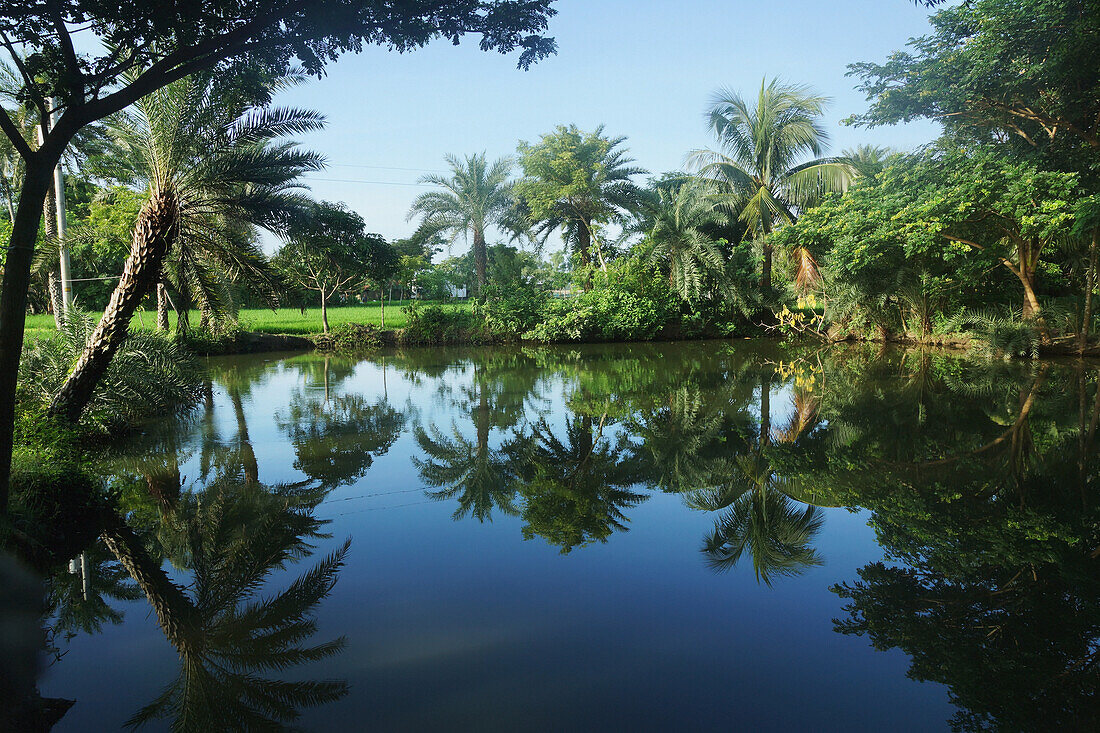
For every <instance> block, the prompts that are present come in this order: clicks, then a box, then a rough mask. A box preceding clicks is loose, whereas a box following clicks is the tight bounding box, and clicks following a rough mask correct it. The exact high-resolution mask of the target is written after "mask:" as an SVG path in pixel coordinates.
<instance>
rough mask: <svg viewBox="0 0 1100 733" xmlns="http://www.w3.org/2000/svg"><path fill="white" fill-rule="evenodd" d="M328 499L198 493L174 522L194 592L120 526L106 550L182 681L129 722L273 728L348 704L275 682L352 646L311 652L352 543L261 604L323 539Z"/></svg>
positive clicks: (247, 491) (239, 487)
mask: <svg viewBox="0 0 1100 733" xmlns="http://www.w3.org/2000/svg"><path fill="white" fill-rule="evenodd" d="M322 496H323V492H321V491H319V490H317V489H303V488H302V487H300V486H290V487H288V486H283V487H273V488H270V489H269V488H266V487H263V486H261V485H258V484H255V483H250V482H248V481H246V480H242V479H241V478H240V477H238V478H237V479H236V480H229V479H223V480H220V481H219V482H218V483H216V484H213V485H210V486H208V487H207V488H206V489H205V491H203V492H202V494H201V495H198V496H196V495H194V494H188V495H186V496H185V497H183V498H182V499H181V501H180V503H179V505H178V506H177V509H176V511H175V513H174V515H173V516H172V517H171V518H170V519H169V520H168V521H171V522H172V525H173V529H174V530H175V534H176V536H177V538H178V544H179V546H178V547H177V548H174V549H173V551H172V554H173V555H176V556H177V557H178V558H180V560H179V562H181V563H182V564H185V565H186V566H187V567H189V568H190V569H191V571H192V572H193V580H192V583H191V587H192V591H191V593H190V594H188V593H186V592H185V591H184V589H183V588H181V587H180V586H178V585H176V584H175V583H173V582H172V581H171V580H170V579H169V578H168V576H167V574H166V573H165V572H164V571H163V570H162V569H161V567H160V565H159V563H156V562H154V561H153V559H152V558H151V557H150V556H149V554H148V553H147V552H146V550H145V548H144V546H143V545H142V543H141V541H140V539H139V538H138V537H137V535H136V534H134V532H133V530H131V529H130V528H129V527H128V526H126V524H125V523H124V522H123V521H122V520H121V518H118V519H117V520H116V521H115V522H114V524H113V525H112V526H111V527H109V528H108V529H107V530H106V531H105V532H104V533H103V540H104V542H105V543H106V544H107V546H108V548H109V549H110V550H111V551H112V552H113V553H114V554H115V556H116V557H117V558H118V560H119V562H120V563H121V564H122V566H123V567H124V568H126V570H127V571H128V572H129V574H130V576H131V577H132V578H133V579H134V580H135V581H136V582H137V584H138V586H139V587H140V588H141V590H142V591H143V592H144V593H145V596H146V598H147V599H148V600H149V602H150V604H151V605H152V607H153V610H154V612H155V613H156V616H157V620H158V622H159V623H160V627H161V629H162V630H163V631H164V634H165V636H166V637H167V639H168V641H169V642H170V643H171V644H172V646H174V647H175V648H176V650H177V652H178V653H179V655H180V658H181V671H180V675H179V677H178V678H177V679H176V680H175V681H174V682H173V683H172V684H171V685H169V687H168V688H167V689H166V690H165V691H164V692H163V693H162V694H161V695H160V696H159V697H157V699H156V700H154V701H153V702H152V703H150V704H149V705H147V706H145V707H144V708H142V709H141V710H140V711H138V713H137V714H135V715H134V716H133V717H132V718H131V719H130V721H129V723H130V724H131V725H140V724H142V723H145V722H148V721H150V720H152V719H154V718H157V717H165V716H171V717H172V718H173V719H174V725H173V728H174V729H176V730H228V729H241V728H273V727H277V725H278V723H280V722H284V721H290V720H294V719H295V718H297V716H298V709H299V708H302V707H306V706H312V705H317V704H321V703H324V702H328V701H332V700H335V699H338V698H339V697H341V696H342V695H344V694H345V693H346V690H347V687H346V684H345V683H343V682H340V681H297V682H287V681H281V680H272V679H269V678H267V677H266V676H264V675H263V673H264V672H267V671H270V670H281V669H286V668H288V667H291V666H294V665H297V664H301V663H303V662H309V661H316V660H320V659H324V658H326V657H329V656H331V655H333V654H335V653H336V652H338V651H339V650H340V649H341V648H342V647H343V640H342V639H337V640H334V641H331V642H326V643H322V644H317V645H314V646H303V643H304V642H305V641H306V640H307V639H308V638H309V637H310V636H312V635H313V634H314V633H315V632H316V623H315V621H314V620H313V619H312V618H311V617H310V614H311V613H312V611H313V610H314V609H315V608H316V606H317V605H318V604H319V603H320V602H321V601H322V600H323V599H324V598H325V597H326V596H327V595H328V594H329V592H330V591H331V590H332V587H333V584H334V583H335V580H336V574H337V572H338V570H339V568H340V567H341V566H342V564H343V560H344V557H345V556H346V553H347V549H348V545H347V543H345V544H344V545H343V546H342V547H341V548H339V549H338V550H337V551H336V552H334V553H333V554H331V555H329V556H328V557H326V558H324V559H323V560H322V561H321V562H320V563H318V564H317V565H316V566H315V567H314V568H313V569H312V570H310V571H308V572H307V573H305V574H304V575H302V576H300V577H299V578H297V579H296V580H294V581H293V582H292V583H291V584H290V585H289V586H288V587H287V588H286V589H285V590H283V591H282V592H281V593H277V594H275V595H273V596H271V597H268V598H264V599H258V600H257V599H255V598H254V595H255V594H256V592H257V591H258V590H259V588H260V587H262V586H263V584H264V583H265V581H266V580H267V578H268V576H269V575H270V574H271V573H272V572H273V571H276V570H279V569H282V568H284V567H285V566H286V565H287V563H289V562H290V561H292V560H295V559H298V558H301V557H304V556H305V555H307V554H308V552H309V550H310V549H311V546H310V544H309V543H308V541H309V540H310V539H312V538H316V537H321V536H324V535H321V534H320V533H319V529H320V526H321V522H320V521H319V520H317V519H314V517H313V515H312V510H313V507H314V506H315V505H316V504H317V502H319V501H320V499H321V498H322Z"/></svg>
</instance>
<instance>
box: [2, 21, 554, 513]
mask: <svg viewBox="0 0 1100 733" xmlns="http://www.w3.org/2000/svg"><path fill="white" fill-rule="evenodd" d="M551 1H552V0H530V1H528V2H523V3H515V2H505V1H503V0H487V1H486V2H477V3H473V2H467V1H465V0H436V1H433V2H423V3H417V4H415V5H410V4H408V3H399V4H386V5H378V4H377V3H360V2H343V1H342V0H322V1H320V2H311V3H302V2H298V1H296V0H278V1H277V2H270V1H268V0H262V1H261V0H245V1H244V2H236V1H235V2H225V0H196V1H195V2H193V3H190V4H189V5H188V6H187V7H186V9H185V11H184V10H181V8H179V7H177V6H174V5H173V6H165V5H162V4H155V3H154V4H150V3H137V4H134V3H131V4H126V5H107V4H103V3H100V2H97V1H93V0H73V1H72V2H67V3H65V4H63V5H58V4H56V3H54V2H50V1H48V0H36V1H35V2H25V1H24V0H3V2H0V39H2V45H3V47H4V48H5V49H6V50H7V51H8V52H9V53H10V54H11V55H12V56H13V62H14V63H15V65H16V67H17V68H18V71H19V74H20V77H21V80H22V83H23V86H22V88H21V89H20V92H19V94H20V96H21V97H23V98H24V99H26V100H28V103H29V104H31V105H32V106H33V108H34V109H35V110H36V111H37V113H38V116H39V120H40V121H42V120H47V119H48V118H49V117H50V115H51V112H52V111H53V110H52V109H51V105H50V104H49V102H48V100H50V99H56V100H58V104H57V111H59V112H60V113H61V114H60V117H59V118H58V120H57V122H56V124H54V125H52V126H51V127H50V131H49V134H48V135H47V136H46V137H45V140H44V141H43V143H42V144H41V145H40V146H39V147H38V148H37V149H34V148H32V145H31V144H30V143H28V141H27V140H25V139H24V138H23V136H22V133H21V132H20V130H19V128H18V127H17V126H16V124H15V123H14V122H13V121H12V119H11V117H10V116H9V115H8V113H7V110H2V111H0V130H2V131H3V132H4V135H5V136H6V137H7V139H8V141H9V142H10V143H11V144H12V146H13V147H14V148H15V150H16V152H17V153H18V154H19V156H20V158H22V160H23V163H24V170H23V176H22V182H21V185H20V194H19V204H18V209H17V211H16V215H15V220H14V221H13V223H12V231H11V235H10V237H9V247H8V250H7V254H6V256H5V260H4V276H3V285H2V289H0V509H3V510H5V511H6V505H7V491H8V475H9V473H10V466H11V452H12V439H13V435H14V432H13V431H14V410H15V383H16V374H17V372H18V365H19V355H20V352H21V350H22V347H23V328H24V312H25V310H26V302H27V286H28V283H29V279H30V268H31V263H32V261H33V258H34V246H35V239H36V237H37V234H38V225H39V221H40V220H41V216H42V205H43V202H44V201H45V198H46V194H47V191H48V190H49V187H50V183H51V181H52V172H53V169H54V167H55V166H56V165H57V163H58V161H59V160H60V159H61V156H62V154H63V153H64V151H65V148H66V147H67V146H68V144H69V142H70V141H71V140H72V138H73V136H74V135H76V134H77V132H79V131H80V130H81V129H82V128H84V127H86V126H88V125H89V124H92V123H93V122H95V121H97V120H101V119H103V118H105V117H107V116H109V115H111V114H114V113H115V112H118V111H120V110H122V109H124V108H126V107H127V106H129V105H131V104H133V103H134V102H136V101H137V100H138V99H140V98H141V97H142V96H144V95H146V94H149V93H150V92H153V91H155V90H157V89H160V88H162V87H164V86H167V85H168V84H171V83H173V82H175V81H178V80H180V79H183V78H184V77H186V76H188V75H189V74H193V73H196V72H199V71H202V70H205V69H213V68H219V69H220V70H221V71H222V72H224V73H227V74H232V73H233V72H234V71H235V70H236V69H237V68H240V67H241V65H243V64H246V63H247V64H248V65H257V64H258V65H260V66H261V67H263V68H265V69H268V70H269V71H271V72H273V73H276V74H278V73H282V72H285V71H286V69H287V68H288V66H289V63H290V61H291V59H292V58H298V59H300V60H301V61H302V63H303V64H304V66H305V68H306V69H307V70H308V71H309V72H310V73H313V74H318V75H319V74H321V73H322V71H323V69H324V67H325V64H326V63H327V62H329V61H331V60H332V59H334V58H336V57H337V56H338V55H339V54H340V53H343V52H346V51H358V50H360V49H361V48H362V47H363V44H364V43H367V44H378V45H385V46H388V47H389V48H392V49H394V50H398V51H408V50H412V49H415V48H419V47H421V46H423V45H425V44H427V43H428V42H429V41H431V40H433V39H435V38H446V39H447V40H449V41H451V42H458V41H459V40H460V39H461V38H462V37H463V36H464V35H466V34H469V33H473V34H477V35H479V36H481V48H482V49H484V50H495V51H499V52H501V53H505V52H510V51H513V50H515V49H517V48H518V49H522V51H521V53H520V57H519V65H520V67H521V68H528V67H529V66H530V65H531V64H532V63H534V62H536V61H538V60H540V59H542V58H544V57H546V56H547V55H549V54H551V53H553V52H554V50H555V44H554V41H553V39H551V38H547V37H545V36H543V35H540V33H541V32H542V31H544V30H545V29H546V27H547V24H548V22H549V18H550V17H551V16H553V15H554V13H555V11H554V9H553V8H551V7H550V5H551ZM77 30H82V31H85V32H87V31H90V32H91V33H92V34H93V36H94V40H91V41H90V42H85V43H83V44H82V46H81V47H82V48H96V49H101V50H99V51H98V54H99V55H95V53H94V52H93V53H87V54H78V53H77V51H76V49H75V46H74V44H73V34H74V33H75V32H76V31H77ZM84 40H85V41H88V39H84ZM17 48H22V49H25V50H27V51H29V53H28V54H27V56H26V59H25V61H24V59H22V58H20V57H19V55H18V54H17V52H16V49H17ZM135 69H141V71H140V72H139V73H136V74H133V75H131V76H129V77H127V76H126V75H127V74H130V73H131V72H132V71H133V70H135Z"/></svg>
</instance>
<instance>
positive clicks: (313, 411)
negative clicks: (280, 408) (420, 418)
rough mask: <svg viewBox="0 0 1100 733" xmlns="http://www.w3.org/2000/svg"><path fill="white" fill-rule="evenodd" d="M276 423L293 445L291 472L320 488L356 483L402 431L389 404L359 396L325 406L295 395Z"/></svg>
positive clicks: (341, 397)
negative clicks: (292, 466) (309, 479)
mask: <svg viewBox="0 0 1100 733" xmlns="http://www.w3.org/2000/svg"><path fill="white" fill-rule="evenodd" d="M276 421H277V423H278V425H279V427H280V428H281V429H282V430H284V431H286V434H287V437H288V438H289V439H290V441H291V442H292V443H293V444H294V451H295V455H296V456H297V458H296V460H295V462H294V467H295V468H297V469H298V470H299V471H301V472H302V473H304V474H306V475H307V476H309V477H310V478H312V479H315V480H317V481H320V482H321V484H322V486H324V487H326V488H334V487H337V486H341V485H344V484H350V483H352V482H353V481H355V480H356V479H358V478H361V477H362V476H363V475H364V474H366V472H367V469H369V468H370V466H371V464H372V463H373V462H374V458H375V457H376V456H380V455H383V454H384V453H385V452H386V451H388V450H389V449H390V446H392V445H393V444H394V442H395V441H396V440H397V438H398V437H399V436H400V435H401V431H402V430H403V429H404V427H405V416H404V415H403V414H402V413H400V412H398V411H397V410H395V409H394V408H393V407H391V406H390V405H389V403H387V402H385V401H384V400H382V399H378V400H375V401H374V402H368V401H367V399H366V398H365V397H363V395H359V394H345V395H339V396H335V397H331V398H329V399H327V400H321V399H317V398H310V397H304V396H303V395H301V394H296V395H295V396H294V398H293V399H292V400H291V402H290V405H289V407H288V408H287V410H286V413H285V414H284V415H276Z"/></svg>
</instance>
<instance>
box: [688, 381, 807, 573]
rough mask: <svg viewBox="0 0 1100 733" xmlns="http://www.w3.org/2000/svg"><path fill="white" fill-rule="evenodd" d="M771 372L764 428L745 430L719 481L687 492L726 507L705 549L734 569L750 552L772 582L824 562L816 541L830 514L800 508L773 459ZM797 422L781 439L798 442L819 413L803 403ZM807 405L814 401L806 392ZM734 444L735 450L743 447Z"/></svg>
mask: <svg viewBox="0 0 1100 733" xmlns="http://www.w3.org/2000/svg"><path fill="white" fill-rule="evenodd" d="M771 377H772V375H771V372H770V369H769V368H768V367H765V368H764V370H763V371H762V372H761V374H760V382H759V383H760V401H759V405H760V411H759V418H758V429H757V430H755V431H752V432H751V433H748V434H743V436H742V438H741V440H738V441H737V445H744V446H745V449H744V450H743V452H739V453H736V454H734V455H732V456H730V457H728V458H727V460H726V461H725V462H724V464H723V465H724V466H725V468H726V470H727V473H726V475H725V476H722V477H721V478H720V480H719V482H717V483H715V484H713V485H711V486H710V487H708V488H704V489H698V490H696V491H693V492H691V493H689V494H688V495H687V503H688V505H689V506H691V507H693V508H696V509H701V510H703V511H722V510H726V511H725V513H724V514H723V515H721V516H720V517H719V518H718V519H716V520H715V523H714V529H713V530H712V531H711V532H710V533H709V534H708V535H707V536H706V537H705V538H704V540H703V554H704V556H705V557H706V558H707V563H708V564H709V565H710V566H711V567H712V568H714V569H716V570H730V569H732V568H733V567H734V566H735V565H737V563H738V562H739V561H740V560H741V558H742V557H743V556H744V555H745V553H746V552H748V553H749V554H750V555H751V557H752V565H753V571H754V572H755V574H756V579H757V580H758V581H761V582H763V583H765V584H767V585H771V582H772V578H773V577H775V576H787V575H798V574H800V573H802V572H804V571H805V570H806V569H807V568H809V567H812V566H814V565H820V564H821V563H822V560H821V557H820V556H819V555H818V554H817V551H816V550H814V548H813V547H812V545H811V542H812V541H813V539H814V537H815V536H816V535H817V534H818V533H819V532H820V531H821V528H822V526H823V524H824V517H823V516H822V515H821V512H820V510H819V509H818V508H817V507H816V506H813V505H806V506H805V507H803V508H799V507H798V506H796V505H795V503H794V502H793V501H792V500H791V499H790V498H789V497H788V495H787V494H788V491H789V488H788V481H787V480H786V478H785V477H783V476H781V475H780V474H779V473H778V472H777V471H776V469H775V466H774V465H773V463H772V450H773V440H774V437H773V435H772V422H771V389H772V381H771ZM798 394H799V393H798V392H796V393H795V406H796V410H795V412H794V414H793V416H792V419H791V423H790V424H789V425H788V426H787V427H786V428H785V429H783V430H781V431H780V442H781V443H792V442H794V441H796V440H797V439H798V438H799V437H800V436H801V435H802V434H803V432H804V431H805V430H806V429H807V427H809V426H810V425H811V424H812V422H813V419H814V417H815V413H811V411H810V410H809V409H808V408H804V409H797V408H798V407H799V406H800V402H799V398H798ZM801 404H803V405H809V404H813V402H812V401H811V400H808V399H807V398H805V397H803V398H802V401H801ZM737 445H731V446H730V449H731V450H737Z"/></svg>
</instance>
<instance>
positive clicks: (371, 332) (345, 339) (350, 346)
mask: <svg viewBox="0 0 1100 733" xmlns="http://www.w3.org/2000/svg"><path fill="white" fill-rule="evenodd" d="M313 342H314V343H315V344H316V345H317V348H318V349H319V350H321V351H354V352H363V351H374V350H375V349H378V348H380V347H381V346H382V330H381V329H380V328H378V326H375V325H373V324H363V323H341V324H340V325H339V326H336V327H335V328H333V329H331V330H330V331H329V332H328V333H327V334H322V335H320V336H317V337H315V338H314V340H313Z"/></svg>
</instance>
